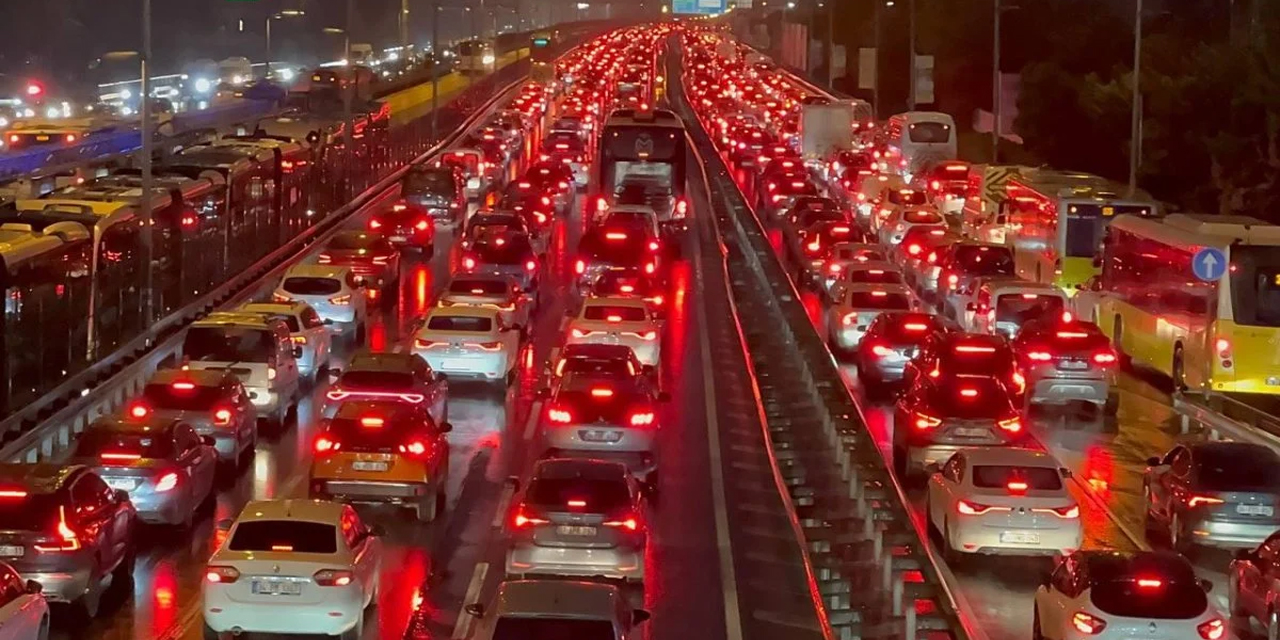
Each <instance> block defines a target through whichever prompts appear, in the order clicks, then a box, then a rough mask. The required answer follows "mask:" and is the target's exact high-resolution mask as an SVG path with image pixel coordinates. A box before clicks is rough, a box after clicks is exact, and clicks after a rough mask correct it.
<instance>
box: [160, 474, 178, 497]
mask: <svg viewBox="0 0 1280 640" xmlns="http://www.w3.org/2000/svg"><path fill="white" fill-rule="evenodd" d="M177 486H178V474H177V472H175V471H170V472H169V473H166V474H164V475H162V476H160V479H159V480H156V488H155V491H156V493H164V492H166V491H172V490H174V489H175V488H177Z"/></svg>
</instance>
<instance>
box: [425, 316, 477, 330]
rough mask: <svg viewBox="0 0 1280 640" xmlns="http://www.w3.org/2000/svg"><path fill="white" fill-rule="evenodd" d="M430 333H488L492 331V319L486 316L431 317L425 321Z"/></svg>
mask: <svg viewBox="0 0 1280 640" xmlns="http://www.w3.org/2000/svg"><path fill="white" fill-rule="evenodd" d="M427 329H429V330H431V331H462V332H475V333H488V332H490V331H493V318H489V317H487V316H432V318H431V319H430V320H428V321H427Z"/></svg>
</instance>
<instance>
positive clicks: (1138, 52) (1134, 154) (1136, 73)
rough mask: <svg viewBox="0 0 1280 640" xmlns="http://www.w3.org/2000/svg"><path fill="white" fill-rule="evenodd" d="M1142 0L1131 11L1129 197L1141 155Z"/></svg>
mask: <svg viewBox="0 0 1280 640" xmlns="http://www.w3.org/2000/svg"><path fill="white" fill-rule="evenodd" d="M1141 78H1142V0H1135V2H1134V11H1133V107H1132V110H1131V112H1130V118H1129V197H1130V198H1132V197H1134V195H1136V194H1137V191H1138V161H1139V160H1140V159H1141V157H1142V89H1141V85H1142V81H1141Z"/></svg>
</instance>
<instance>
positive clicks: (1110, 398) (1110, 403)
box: [1102, 393, 1120, 416]
mask: <svg viewBox="0 0 1280 640" xmlns="http://www.w3.org/2000/svg"><path fill="white" fill-rule="evenodd" d="M1119 411H1120V394H1118V393H1110V394H1107V401H1106V402H1105V403H1103V405H1102V413H1103V415H1106V416H1114V415H1116V413H1117V412H1119Z"/></svg>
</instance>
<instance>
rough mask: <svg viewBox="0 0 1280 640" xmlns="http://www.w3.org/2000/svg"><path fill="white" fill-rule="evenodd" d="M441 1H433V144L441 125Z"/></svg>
mask: <svg viewBox="0 0 1280 640" xmlns="http://www.w3.org/2000/svg"><path fill="white" fill-rule="evenodd" d="M440 60H441V55H440V0H431V143H432V144H435V142H436V139H437V138H436V134H437V133H438V129H437V127H438V126H439V124H440Z"/></svg>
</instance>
